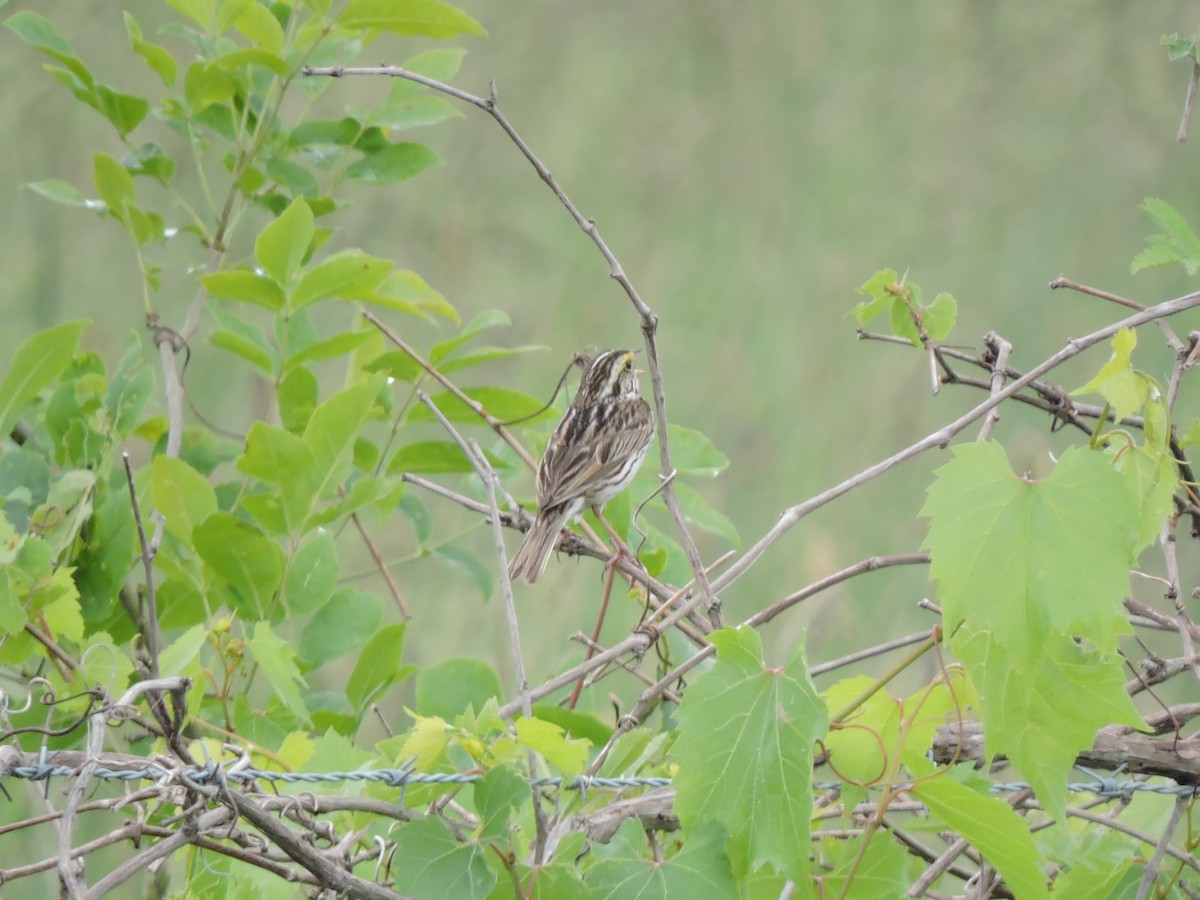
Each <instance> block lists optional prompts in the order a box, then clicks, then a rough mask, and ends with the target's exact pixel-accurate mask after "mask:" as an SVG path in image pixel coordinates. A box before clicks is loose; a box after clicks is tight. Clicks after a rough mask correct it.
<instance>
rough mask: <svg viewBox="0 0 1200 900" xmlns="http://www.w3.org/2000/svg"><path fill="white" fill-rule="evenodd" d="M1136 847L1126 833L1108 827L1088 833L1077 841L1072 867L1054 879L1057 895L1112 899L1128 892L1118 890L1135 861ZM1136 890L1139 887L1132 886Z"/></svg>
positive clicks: (1077, 899)
mask: <svg viewBox="0 0 1200 900" xmlns="http://www.w3.org/2000/svg"><path fill="white" fill-rule="evenodd" d="M1136 853H1137V850H1135V849H1134V848H1133V847H1131V846H1130V840H1129V838H1128V837H1126V836H1125V835H1123V834H1117V833H1116V832H1112V831H1105V832H1104V833H1103V834H1095V833H1092V834H1088V835H1085V836H1083V837H1082V839H1081V840H1080V841H1079V842H1078V845H1077V847H1076V848H1075V850H1074V852H1073V853H1071V855H1070V859H1069V860H1068V863H1069V866H1070V868H1069V869H1067V870H1066V871H1064V872H1060V873H1059V875H1058V877H1057V878H1055V879H1054V896H1055V897H1061V898H1062V900H1066V898H1068V897H1070V898H1071V900H1109V898H1110V897H1122V896H1128V894H1124V893H1119V892H1115V891H1117V888H1118V885H1119V884H1120V882H1121V879H1122V878H1123V877H1124V876H1125V874H1126V873H1127V872H1129V870H1130V867H1131V866H1132V865H1133V864H1134V859H1135V855H1136ZM1131 890H1136V888H1131Z"/></svg>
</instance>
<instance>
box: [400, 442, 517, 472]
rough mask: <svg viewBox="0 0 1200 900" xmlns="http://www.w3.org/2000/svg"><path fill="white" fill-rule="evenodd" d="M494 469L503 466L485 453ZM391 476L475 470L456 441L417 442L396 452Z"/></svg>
mask: <svg viewBox="0 0 1200 900" xmlns="http://www.w3.org/2000/svg"><path fill="white" fill-rule="evenodd" d="M485 455H486V456H487V457H488V460H489V461H490V462H491V463H492V465H493V466H494V467H498V466H500V465H501V462H500V460H499V459H497V458H496V457H494V456H492V455H491V454H490V453H487V452H486V451H485ZM387 471H388V473H389V474H395V473H397V472H420V473H424V474H431V473H435V474H442V473H448V472H474V471H475V468H474V466H472V465H471V463H470V461H469V460H468V459H467V457H466V454H465V453H463V451H462V448H461V447H459V446H458V444H456V443H455V442H454V441H416V442H415V443H412V444H406V445H405V446H403V447H401V448H400V449H399V450H397V451H396V453H395V455H394V456H392V459H391V461H390V462H389V463H388V467H387Z"/></svg>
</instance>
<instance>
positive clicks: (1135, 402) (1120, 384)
mask: <svg viewBox="0 0 1200 900" xmlns="http://www.w3.org/2000/svg"><path fill="white" fill-rule="evenodd" d="M1135 346H1137V333H1136V332H1135V331H1134V330H1133V329H1132V328H1122V329H1121V330H1120V331H1118V332H1117V333H1116V334H1115V335H1113V339H1112V347H1113V355H1112V357H1111V358H1110V359H1109V360H1108V362H1106V363H1105V364H1104V365H1103V366H1101V367H1100V371H1099V372H1097V373H1096V376H1095V377H1094V378H1093V379H1092V380H1091V381H1089V382H1088V383H1087V384H1085V385H1084V386H1083V387H1081V388H1076V389H1075V390H1073V391H1071V396H1072V397H1078V396H1080V395H1081V394H1088V393H1092V392H1093V391H1094V392H1096V393H1098V394H1100V395H1101V396H1102V397H1104V399H1105V400H1106V401H1107V402H1108V403H1110V404H1111V405H1112V408H1113V412H1114V413H1115V414H1116V416H1117V419H1118V420H1120V419H1123V418H1125V417H1126V416H1130V415H1133V414H1134V413H1136V412H1137V411H1139V410H1140V409H1141V408H1142V407H1143V406H1144V405H1145V404H1146V403H1147V402H1148V401H1149V400H1150V398H1151V397H1152V396H1154V395H1157V394H1159V393H1161V392H1160V391H1159V390H1158V388H1157V386H1156V385H1155V384H1154V382H1153V380H1152V379H1150V378H1148V377H1147V376H1146V375H1144V374H1143V373H1141V372H1139V371H1137V370H1136V369H1134V368H1133V363H1132V356H1133V348H1134V347H1135Z"/></svg>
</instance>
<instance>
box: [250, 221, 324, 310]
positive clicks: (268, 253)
mask: <svg viewBox="0 0 1200 900" xmlns="http://www.w3.org/2000/svg"><path fill="white" fill-rule="evenodd" d="M315 234H316V229H315V227H314V226H313V214H312V210H311V209H310V208H309V206H308V204H307V203H305V202H304V200H294V201H293V202H292V205H291V206H289V207H288V208H287V209H286V210H284V211H283V212H282V213H281V214H280V215H279V218H277V219H276V220H275V221H274V222H272V223H271V224H270V225H268V226H267V227H266V228H264V229H263V230H262V232H261V233H260V234H259V236H258V239H257V240H256V241H255V242H254V253H255V256H256V257H257V258H258V262H259V264H260V265H261V266H262V267H263V269H264V270H266V273H267V274H268V275H270V276H271V277H272V278H273V279H275V282H276V283H277V284H278V285H279V286H280V287H282V288H284V290H288V289H289V288H290V287H291V286H292V284H293V282H294V280H295V278H296V275H297V273H299V271H300V266H301V264H302V263H303V262H304V257H305V255H306V254H307V253H308V248H309V245H310V244H311V243H312V240H313V236H314V235H315Z"/></svg>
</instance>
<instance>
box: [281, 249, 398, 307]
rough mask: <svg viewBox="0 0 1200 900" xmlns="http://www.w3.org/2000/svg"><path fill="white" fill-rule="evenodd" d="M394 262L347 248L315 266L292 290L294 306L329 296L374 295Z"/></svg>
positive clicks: (361, 297) (355, 296)
mask: <svg viewBox="0 0 1200 900" xmlns="http://www.w3.org/2000/svg"><path fill="white" fill-rule="evenodd" d="M393 265H394V264H393V263H392V261H391V260H387V259H376V258H375V257H373V256H368V255H367V254H365V253H363V252H362V251H361V250H346V251H343V252H342V253H339V254H337V255H335V256H331V257H330V258H329V259H327V260H325V261H324V262H322V263H321V264H320V265H317V266H314V267H313V268H312V269H310V270H309V271H308V272H306V273H305V274H304V276H303V277H302V278H301V279H300V283H299V284H297V285H296V289H295V291H293V292H292V308H293V309H302V308H303V307H305V306H308V305H309V304H310V303H316V302H317V301H319V300H325V299H327V298H329V297H340V298H341V299H343V300H361V299H365V298H367V297H369V296H371V295H372V294H373V293H374V291H375V288H377V287H378V286H379V284H380V283H381V282H382V281H383V279H384V278H386V277H387V274H388V272H389V271H390V270H391V268H392V266H393Z"/></svg>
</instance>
